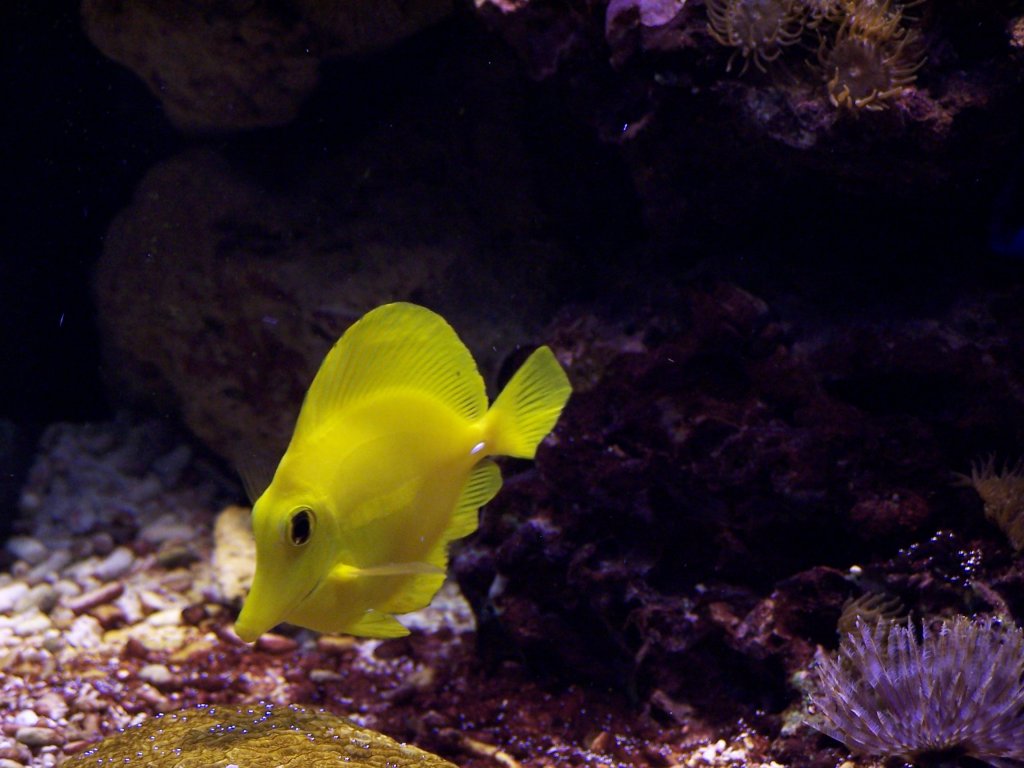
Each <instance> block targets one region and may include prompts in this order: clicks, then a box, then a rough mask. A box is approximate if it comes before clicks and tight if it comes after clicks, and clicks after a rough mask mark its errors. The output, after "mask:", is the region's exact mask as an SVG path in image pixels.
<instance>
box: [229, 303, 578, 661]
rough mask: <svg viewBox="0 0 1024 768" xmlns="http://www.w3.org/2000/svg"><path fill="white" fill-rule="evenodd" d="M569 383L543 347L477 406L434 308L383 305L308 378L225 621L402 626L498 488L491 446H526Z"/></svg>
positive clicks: (561, 401)
mask: <svg viewBox="0 0 1024 768" xmlns="http://www.w3.org/2000/svg"><path fill="white" fill-rule="evenodd" d="M570 391H571V389H570V386H569V380H568V378H567V377H566V375H565V371H563V370H562V367H561V366H560V365H559V364H558V361H557V360H556V359H555V356H554V354H553V353H552V352H551V350H550V349H548V348H547V347H540V348H539V349H537V350H536V351H535V352H534V353H533V354H532V355H530V357H529V358H528V359H527V360H526V362H525V363H523V366H522V367H521V368H520V369H519V370H518V371H517V372H516V374H515V375H514V376H513V377H512V379H511V381H509V383H508V385H507V386H506V387H505V389H504V390H503V391H502V393H501V394H500V395H499V396H498V399H497V400H495V402H494V404H493V405H492V406H491V407H490V408H488V405H487V394H486V392H485V391H484V382H483V379H482V378H481V377H480V374H479V372H478V371H477V369H476V364H475V363H474V362H473V357H472V355H471V354H470V352H469V350H468V349H466V346H465V345H464V344H463V343H462V342H461V341H460V340H459V337H458V336H457V335H456V334H455V331H454V330H452V328H451V326H449V325H448V323H446V322H445V321H444V319H442V318H441V317H440V316H439V315H437V314H435V313H433V312H431V311H430V310H428V309H425V308H423V307H419V306H416V305H414V304H402V303H398V304H385V305H384V306H382V307H378V308H377V309H374V310H372V311H371V312H368V313H367V314H366V315H365V316H363V318H362V319H360V320H359V321H357V322H356V323H355V324H354V325H352V326H351V327H350V328H349V329H348V330H347V331H346V332H345V334H344V335H343V336H342V337H341V339H340V340H339V341H338V343H337V344H335V345H334V348H333V349H331V351H330V352H329V353H328V354H327V357H326V358H325V359H324V362H323V364H322V365H321V366H320V370H319V372H318V373H317V375H316V377H315V378H314V379H313V384H312V385H311V386H310V388H309V392H308V393H307V395H306V399H305V402H304V403H303V405H302V410H301V411H300V413H299V418H298V422H297V423H296V425H295V433H294V434H293V435H292V440H291V443H290V444H289V446H288V450H287V451H286V452H285V454H284V457H283V458H282V459H281V463H280V464H279V465H278V467H277V471H276V472H275V474H274V478H273V480H272V481H271V483H270V486H269V487H268V488H267V490H266V491H265V492H264V493H263V494H262V495H261V496H260V497H259V499H258V500H257V501H256V503H255V505H254V506H253V510H252V524H253V531H254V533H255V536H256V575H255V577H254V579H253V584H252V589H251V590H250V591H249V596H248V597H247V598H246V601H245V605H244V606H243V607H242V612H241V614H240V615H239V617H238V621H237V622H235V631H236V632H237V633H238V636H239V637H241V638H242V639H243V640H246V641H250V642H251V641H253V640H255V639H256V638H258V637H259V636H260V635H261V634H263V633H264V632H266V631H267V630H269V629H271V628H272V627H273V626H275V625H276V624H278V623H280V622H283V621H287V622H289V623H291V624H296V625H299V626H303V627H308V628H309V629H314V630H317V631H319V632H345V633H348V634H352V635H361V636H364V637H400V636H402V635H406V634H408V630H407V629H406V628H405V627H404V626H402V625H401V624H400V623H399V622H398V620H397V619H395V617H394V615H393V614H398V613H406V612H408V611H414V610H417V609H419V608H422V607H424V606H425V605H427V604H429V603H430V600H431V599H432V598H433V596H434V594H435V593H436V592H437V590H438V589H440V587H441V584H442V582H443V581H444V578H445V566H446V564H447V548H448V543H449V542H450V541H452V540H453V539H458V538H461V537H463V536H467V535H469V534H470V533H472V532H473V531H474V530H476V527H477V511H478V510H479V508H480V507H481V505H483V504H486V503H487V502H488V501H490V500H491V499H492V498H493V497H494V495H495V494H496V493H497V492H498V489H499V488H500V487H501V472H500V471H499V469H498V467H497V465H496V464H494V462H492V461H491V460H490V459H488V458H487V457H488V456H496V455H500V456H516V457H519V458H524V459H532V458H533V456H534V454H535V453H536V451H537V445H538V444H539V443H540V441H541V440H543V439H544V436H545V435H547V434H548V433H549V432H550V431H551V430H552V429H553V428H554V426H555V422H556V421H557V420H558V417H559V415H560V414H561V412H562V408H563V407H564V406H565V403H566V400H568V398H569V393H570Z"/></svg>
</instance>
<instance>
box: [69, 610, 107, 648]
mask: <svg viewBox="0 0 1024 768" xmlns="http://www.w3.org/2000/svg"><path fill="white" fill-rule="evenodd" d="M64 640H65V642H66V643H67V644H68V645H70V646H72V647H74V648H99V647H100V645H101V644H102V642H103V627H102V626H101V625H100V623H99V622H98V621H97V620H96V619H95V618H93V617H92V616H90V615H88V614H84V615H82V616H79V617H78V618H77V619H75V620H74V621H73V622H71V626H70V627H68V629H67V631H66V632H65V633H64Z"/></svg>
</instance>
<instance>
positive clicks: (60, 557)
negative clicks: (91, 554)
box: [25, 548, 71, 584]
mask: <svg viewBox="0 0 1024 768" xmlns="http://www.w3.org/2000/svg"><path fill="white" fill-rule="evenodd" d="M70 562H71V552H69V551H68V550H67V549H64V548H61V549H58V550H55V551H53V552H51V553H50V556H49V557H47V558H46V559H45V560H43V562H41V563H39V565H37V566H36V567H35V568H33V569H32V570H31V571H29V572H28V573H27V574H26V575H25V580H26V581H28V582H29V583H30V584H37V583H38V582H40V581H47V580H48V579H50V578H53V577H55V576H58V575H60V572H61V571H62V570H64V567H65V566H66V565H67V564H68V563H70Z"/></svg>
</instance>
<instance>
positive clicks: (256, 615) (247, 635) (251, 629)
mask: <svg viewBox="0 0 1024 768" xmlns="http://www.w3.org/2000/svg"><path fill="white" fill-rule="evenodd" d="M323 581H324V577H323V576H321V577H320V578H319V579H317V581H316V583H315V584H314V585H313V586H312V588H311V589H309V590H308V591H307V592H306V593H305V594H304V595H303V596H302V597H300V598H299V599H297V600H294V602H293V603H292V605H291V606H290V608H289V609H287V610H283V611H282V610H281V607H280V603H277V605H278V607H277V608H275V607H274V603H271V604H270V605H269V606H267V605H266V604H264V603H262V602H259V603H253V591H252V590H250V591H249V595H248V597H247V598H246V600H245V603H244V604H243V605H242V612H241V614H239V616H238V618H237V619H236V620H235V633H236V634H237V635H238V636H239V637H240V638H242V640H244V641H245V642H247V643H251V642H254V641H255V640H256V639H257V638H259V636H260V635H262V634H263V633H264V632H268V631H270V630H271V629H272V628H273V627H275V626H276V625H278V624H280V623H281V622H282V621H289V620H290V619H289V617H290V616H292V615H294V614H295V612H296V611H297V610H298V609H299V608H300V607H301V606H302V605H303V604H304V603H305V602H306V601H307V600H308V599H309V598H310V597H311V596H312V595H313V594H314V593H315V592H316V591H317V590H318V589H319V588H320V586H321V585H322V584H323ZM263 594H264V593H262V592H261V593H260V595H263ZM275 602H276V601H275ZM279 611H280V612H279Z"/></svg>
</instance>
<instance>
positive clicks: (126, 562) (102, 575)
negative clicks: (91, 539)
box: [93, 547, 135, 581]
mask: <svg viewBox="0 0 1024 768" xmlns="http://www.w3.org/2000/svg"><path fill="white" fill-rule="evenodd" d="M134 562H135V554H134V553H133V552H132V551H131V550H130V549H128V547H118V548H117V549H115V550H114V551H113V552H111V553H110V554H109V555H107V556H106V557H105V558H104V559H103V560H102V561H100V563H99V565H97V566H96V568H95V570H93V575H94V576H95V577H96V578H97V579H99V580H100V581H113V580H114V579H116V578H119V577H120V576H123V575H124V574H126V573H127V572H128V569H129V568H131V567H132V564H133V563H134Z"/></svg>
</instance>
